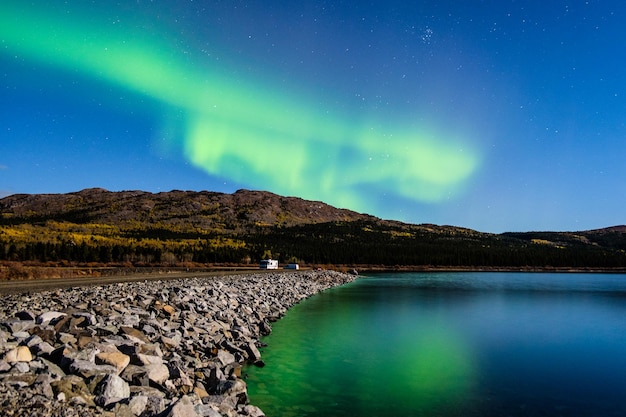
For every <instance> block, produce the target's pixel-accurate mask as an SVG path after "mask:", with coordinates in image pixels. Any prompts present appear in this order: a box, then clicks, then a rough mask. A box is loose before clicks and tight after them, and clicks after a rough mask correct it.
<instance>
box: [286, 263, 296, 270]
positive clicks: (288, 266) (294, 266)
mask: <svg viewBox="0 0 626 417" xmlns="http://www.w3.org/2000/svg"><path fill="white" fill-rule="evenodd" d="M284 268H285V269H300V265H298V264H287V265H285V266H284Z"/></svg>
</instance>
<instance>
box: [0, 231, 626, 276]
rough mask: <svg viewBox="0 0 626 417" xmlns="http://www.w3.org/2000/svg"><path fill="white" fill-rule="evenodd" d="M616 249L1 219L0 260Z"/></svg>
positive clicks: (509, 255)
mask: <svg viewBox="0 0 626 417" xmlns="http://www.w3.org/2000/svg"><path fill="white" fill-rule="evenodd" d="M79 231H80V233H78V232H79ZM603 245H604V246H603ZM624 248H626V240H625V239H624V237H623V236H622V235H621V234H618V233H616V234H612V235H610V236H607V235H602V236H599V237H598V238H597V241H593V242H590V241H589V239H588V238H586V239H581V238H579V237H576V236H574V237H571V236H569V237H568V235H561V234H559V235H549V234H545V233H544V234H541V233H539V234H537V233H535V234H502V235H493V234H485V233H479V232H474V231H467V230H465V229H455V228H450V229H442V228H438V229H433V230H430V229H428V228H426V227H420V226H414V225H400V224H399V225H397V226H393V225H390V224H388V223H385V224H381V223H377V222H375V221H365V220H363V221H352V222H332V223H320V224H309V225H303V226H293V227H280V226H258V227H256V228H255V229H252V230H251V231H249V232H247V233H245V234H243V233H239V234H236V233H234V232H229V233H227V232H224V233H223V234H220V233H218V232H215V231H212V232H210V233H209V232H207V231H203V230H197V229H194V228H191V227H190V228H187V229H181V228H180V227H177V228H168V227H167V226H163V225H159V226H155V227H146V226H145V225H142V227H140V228H139V227H138V228H134V229H128V228H126V229H124V228H120V227H114V226H107V225H76V224H68V223H62V224H61V223H41V224H34V225H33V224H32V223H29V224H28V225H25V224H19V222H17V221H16V219H12V222H11V224H7V223H5V224H3V225H0V260H7V261H21V262H25V261H35V262H43V263H45V262H76V263H105V264H106V263H119V264H122V263H124V264H132V265H135V266H136V265H153V264H164V263H165V264H171V265H175V264H181V263H187V262H189V263H196V264H198V263H200V264H210V263H256V262H258V261H259V260H260V259H263V258H265V257H273V258H274V259H278V260H279V261H280V262H281V263H286V262H293V261H298V262H301V263H305V264H343V265H350V264H353V265H357V264H360V265H364V264H371V265H387V266H395V265H398V266H407V265H412V266H418V265H423V266H436V267H446V266H450V267H455V266H458V267H479V266H480V267H482V266H485V267H557V268H558V267H571V268H586V267H587V268H626V255H625V253H624Z"/></svg>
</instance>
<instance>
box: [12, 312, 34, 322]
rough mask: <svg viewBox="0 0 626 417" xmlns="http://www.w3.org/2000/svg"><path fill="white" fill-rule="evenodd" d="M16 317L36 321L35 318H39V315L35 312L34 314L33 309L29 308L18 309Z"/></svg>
mask: <svg viewBox="0 0 626 417" xmlns="http://www.w3.org/2000/svg"><path fill="white" fill-rule="evenodd" d="M15 317H16V318H18V319H20V320H28V321H35V319H36V318H37V316H35V314H33V312H32V311H28V310H22V311H18V312H17V313H15Z"/></svg>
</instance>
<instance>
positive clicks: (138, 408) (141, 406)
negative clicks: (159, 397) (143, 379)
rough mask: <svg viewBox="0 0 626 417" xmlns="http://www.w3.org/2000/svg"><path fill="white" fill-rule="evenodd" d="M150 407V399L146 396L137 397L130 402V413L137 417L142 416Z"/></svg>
mask: <svg viewBox="0 0 626 417" xmlns="http://www.w3.org/2000/svg"><path fill="white" fill-rule="evenodd" d="M147 405H148V397H147V396H145V395H135V396H134V397H132V398H131V399H130V401H129V402H128V406H129V407H130V411H132V413H133V414H134V415H136V416H139V415H141V414H142V413H143V412H144V411H145V410H146V406H147Z"/></svg>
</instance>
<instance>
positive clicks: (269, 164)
mask: <svg viewBox="0 0 626 417" xmlns="http://www.w3.org/2000/svg"><path fill="white" fill-rule="evenodd" d="M487 3H490V2H487ZM535 3H536V2H531V4H530V5H528V6H527V7H524V6H520V5H518V4H516V3H515V2H498V3H497V5H496V3H494V4H482V3H481V5H476V6H474V7H472V8H470V7H468V6H467V5H464V4H461V3H458V2H453V1H450V2H430V1H423V2H419V3H416V4H412V5H406V4H404V3H402V2H372V3H370V4H368V5H363V4H360V3H341V2H328V3H327V2H303V3H298V4H283V2H269V3H264V4H260V3H259V4H256V3H248V2H231V3H228V4H225V3H222V2H193V1H168V2H142V1H138V2H133V3H128V4H126V3H122V4H120V5H111V4H109V3H107V2H92V3H89V4H88V5H87V4H84V2H79V1H69V2H64V3H63V4H62V5H61V4H58V5H56V4H55V5H50V4H48V3H46V2H35V3H34V4H31V3H29V4H28V5H26V4H23V3H22V2H12V1H9V2H3V3H2V5H0V46H1V49H0V50H1V52H0V63H1V64H0V65H2V69H3V72H2V84H1V85H2V87H3V91H4V94H3V97H2V108H3V115H2V116H1V117H2V119H1V120H2V125H3V126H4V128H3V129H2V133H0V134H1V135H2V139H1V143H0V168H1V169H0V193H2V194H9V193H17V192H25V193H38V192H70V191H76V190H78V189H81V188H86V187H104V188H108V189H111V190H122V189H135V188H139V189H144V190H147V191H166V190H169V189H197V190H200V189H208V190H215V191H225V192H233V191H235V190H236V189H238V188H251V189H261V190H268V191H272V192H275V193H278V194H282V195H294V196H298V197H302V198H306V199H313V200H322V201H324V202H327V203H329V204H333V205H335V206H339V207H345V208H350V209H353V210H357V211H361V212H368V213H371V214H374V215H377V216H380V217H385V218H395V219H399V220H404V221H410V222H415V223H420V222H432V223H440V224H441V223H445V224H455V225H459V226H466V227H472V228H476V229H479V230H483V231H503V230H530V229H546V230H547V229H551V230H557V229H558V230H562V229H567V230H575V229H582V228H592V227H602V226H606V225H611V224H617V223H620V222H623V220H620V218H619V216H618V212H617V208H616V207H618V206H619V203H620V202H621V201H620V200H619V199H620V198H624V197H623V196H624V195H626V194H625V193H619V190H620V189H621V190H623V188H624V186H623V185H621V183H618V182H616V178H617V177H619V175H620V174H621V173H622V170H623V169H624V168H623V167H622V166H621V164H620V163H619V161H620V158H619V156H620V155H622V156H623V155H624V152H623V150H624V146H625V145H624V144H623V143H622V142H623V141H620V138H621V136H620V135H623V133H624V124H623V122H622V121H621V119H620V115H621V113H620V112H619V109H623V104H624V102H623V101H622V100H623V99H622V98H621V95H620V92H621V90H623V88H624V87H623V84H620V83H619V82H618V81H623V75H621V74H618V72H617V71H616V70H615V69H614V68H613V67H610V66H604V65H601V66H598V67H595V66H594V62H597V60H598V59H602V58H603V57H604V55H603V54H607V55H606V56H607V57H608V56H610V57H612V58H611V59H615V57H616V56H617V55H619V53H618V52H617V51H616V50H615V54H617V55H615V54H613V52H611V50H610V45H607V44H606V43H607V42H617V41H616V40H615V39H614V38H613V37H608V36H609V35H610V36H616V35H619V33H618V32H616V31H617V30H622V29H618V24H619V16H620V15H621V14H620V13H621V12H623V11H624V10H622V8H621V6H620V7H617V8H616V7H613V8H612V9H611V8H608V6H607V5H605V4H604V3H602V2H593V1H590V2H577V3H574V4H572V5H571V6H569V5H568V4H566V3H563V4H560V2H559V5H558V7H557V6H553V7H550V8H548V10H543V9H541V10H540V8H539V6H540V5H539V3H536V4H535ZM566 6H567V7H566ZM546 32H547V33H546ZM555 34H558V35H562V39H564V40H566V41H564V40H561V41H560V42H561V43H559V42H557V40H556V39H555V40H554V41H552V40H551V39H552V37H553V36H554V35H555ZM590 34H593V35H594V36H595V39H597V42H589V36H590ZM544 38H545V39H550V40H551V41H550V42H549V43H546V44H542V43H541V41H542V39H544ZM572 38H573V39H574V40H572ZM575 40H585V41H587V42H585V43H582V44H581V43H580V42H577V43H576V41H575ZM600 41H602V42H604V44H600V46H598V42H600ZM571 42H575V43H576V46H574V45H573V44H572V45H570V43H571ZM611 45H613V46H616V45H617V44H611ZM619 48H622V49H623V47H621V46H619ZM570 54H576V55H575V57H574V56H570ZM585 54H589V55H593V56H586V55H585ZM609 54H610V55H609ZM570 61H571V62H570ZM572 62H574V63H575V64H576V67H574V68H573V69H572V67H571V65H570V64H571V63H572ZM568 86H569V87H568ZM598 86H601V87H602V89H599V88H598ZM581 116H584V118H583V117H581ZM620 152H621V153H620ZM583 161H584V162H583ZM605 187H606V188H605ZM580 189H583V190H587V192H588V194H589V197H590V198H595V201H598V202H600V201H602V202H603V207H602V209H598V208H595V207H596V206H595V205H593V207H594V209H595V210H596V211H594V212H593V213H590V210H589V209H590V202H589V198H584V199H582V198H581V197H580V193H579V190H580ZM609 189H610V190H613V191H614V194H618V195H616V196H611V197H608V196H607V193H606V190H609ZM603 190H604V191H603ZM577 199H579V200H580V201H579V200H577ZM613 207H615V208H613ZM598 210H600V211H598Z"/></svg>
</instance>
